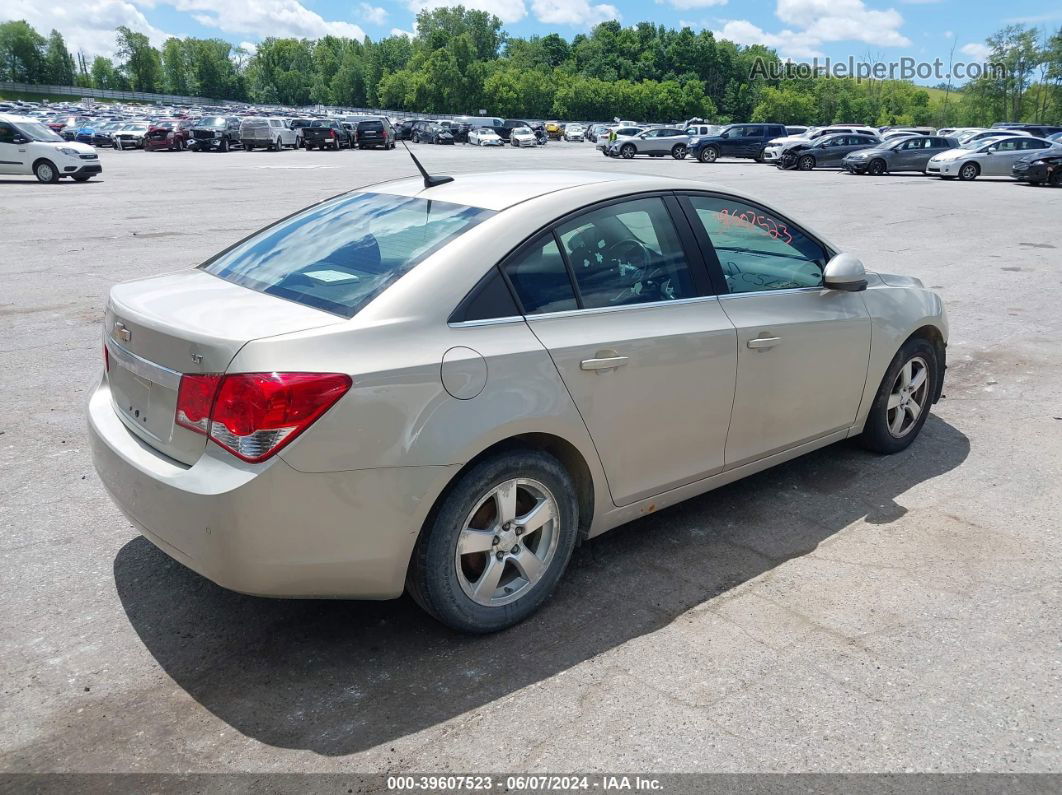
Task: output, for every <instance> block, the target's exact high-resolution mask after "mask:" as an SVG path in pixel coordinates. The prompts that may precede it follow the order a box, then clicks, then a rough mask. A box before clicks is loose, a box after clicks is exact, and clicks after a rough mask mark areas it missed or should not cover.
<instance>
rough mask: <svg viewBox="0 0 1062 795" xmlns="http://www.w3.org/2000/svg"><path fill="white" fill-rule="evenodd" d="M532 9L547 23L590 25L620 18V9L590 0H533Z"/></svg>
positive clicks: (540, 20)
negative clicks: (594, 3)
mask: <svg viewBox="0 0 1062 795" xmlns="http://www.w3.org/2000/svg"><path fill="white" fill-rule="evenodd" d="M531 10H532V11H533V12H534V14H535V18H536V19H538V21H539V22H545V23H546V24H547V25H574V26H576V27H590V26H591V25H596V24H597V23H598V22H605V21H606V20H609V19H619V18H620V13H619V10H618V9H617V8H616V7H615V6H613V5H609V4H607V3H601V4H598V5H591V4H590V2H589V0H532V3H531Z"/></svg>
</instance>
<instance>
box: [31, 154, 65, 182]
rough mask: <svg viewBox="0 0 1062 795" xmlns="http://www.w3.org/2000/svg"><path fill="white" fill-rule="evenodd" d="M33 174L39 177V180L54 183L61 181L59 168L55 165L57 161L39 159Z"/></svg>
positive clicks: (34, 165) (34, 166)
mask: <svg viewBox="0 0 1062 795" xmlns="http://www.w3.org/2000/svg"><path fill="white" fill-rule="evenodd" d="M33 176H35V177H36V178H37V181H38V182H43V183H45V184H46V185H54V184H55V183H56V182H58V181H59V169H57V168H56V167H55V163H53V162H52V161H51V160H38V161H37V162H36V163H34V164H33Z"/></svg>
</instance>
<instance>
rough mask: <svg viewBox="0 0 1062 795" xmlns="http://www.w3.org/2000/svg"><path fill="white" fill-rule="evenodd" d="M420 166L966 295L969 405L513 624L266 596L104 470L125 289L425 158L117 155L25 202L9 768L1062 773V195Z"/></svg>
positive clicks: (798, 464) (745, 488)
mask: <svg viewBox="0 0 1062 795" xmlns="http://www.w3.org/2000/svg"><path fill="white" fill-rule="evenodd" d="M416 151H417V153H418V155H419V156H420V157H421V158H422V160H423V162H424V163H425V165H426V166H427V167H428V168H429V170H431V171H433V172H435V173H440V172H441V173H451V174H454V175H457V178H458V179H460V174H461V173H463V172H469V171H480V170H495V169H501V168H533V169H546V168H580V169H583V168H589V169H608V170H613V169H622V170H630V171H640V172H645V173H660V174H667V175H674V176H683V177H689V178H692V179H696V180H703V181H710V182H715V183H718V184H720V185H724V186H727V187H729V188H732V189H735V190H740V191H744V192H746V193H748V194H750V195H752V196H755V197H758V198H760V199H763V200H764V201H766V202H768V203H770V204H773V205H775V206H777V207H778V208H780V209H782V210H783V211H787V212H790V213H791V214H792V215H794V216H795V217H796V218H798V219H801V220H803V221H806V222H807V223H808V224H809V225H810V226H811V227H812V228H813V229H815V230H818V231H820V232H821V233H823V234H824V235H825V236H827V237H829V238H830V239H831V240H832V241H833V242H835V243H837V244H838V245H839V246H840V247H841V248H843V249H845V250H848V251H851V252H853V253H855V254H857V255H858V256H860V257H861V258H862V259H863V261H864V263H865V264H866V266H867V268H868V269H870V270H878V271H884V272H891V273H901V274H910V275H913V276H917V277H919V278H921V279H922V280H923V281H924V282H925V284H926V285H927V286H931V287H932V288H933V289H935V290H937V291H938V292H939V293H940V294H941V296H942V297H943V299H944V301H945V303H946V306H947V310H948V313H949V318H950V322H951V341H950V347H949V357H948V358H949V370H948V376H947V379H946V381H945V387H944V394H945V395H946V398H945V399H944V400H942V401H941V402H940V403H939V404H938V405H937V406H936V407H935V408H934V413H933V416H932V417H931V418H930V420H929V421H928V423H927V424H926V426H925V430H924V432H923V434H922V436H921V437H920V438H919V439H918V440H917V441H916V442H915V443H914V445H913V446H912V447H911V448H909V449H908V450H907V451H905V452H903V453H900V454H898V455H895V456H891V457H879V456H875V455H872V454H869V453H866V452H863V451H862V450H860V449H859V448H857V447H855V446H853V445H849V444H839V445H835V446H833V447H829V448H826V449H824V450H821V451H819V452H816V453H813V454H811V455H809V456H806V457H804V458H800V459H797V460H795V461H793V462H791V463H788V464H785V465H783V466H781V467H778V468H776V469H773V470H770V471H768V472H765V473H763V474H760V475H757V476H754V477H752V478H749V479H747V480H744V481H741V482H739V483H737V484H734V485H731V486H728V487H725V488H723V489H720V490H718V491H715V492H712V493H709V494H707V495H705V496H702V497H699V498H696V499H694V500H691V501H689V502H686V503H684V504H682V505H680V506H678V507H676V508H672V509H669V510H666V511H663V512H660V513H659V514H655V515H653V516H649V517H646V518H644V519H641V520H639V521H637V522H635V523H633V524H630V525H628V526H626V527H623V528H621V529H619V530H616V531H613V532H611V533H609V534H606V535H604V536H602V537H600V538H598V539H595V540H593V541H591V542H590V543H588V544H587V545H585V546H583V547H582V548H581V549H580V550H579V551H578V552H577V555H576V559H575V561H574V564H573V566H572V568H571V570H570V571H569V572H568V574H567V575H566V577H565V578H564V580H563V581H562V583H561V587H560V589H559V591H558V593H557V595H556V596H555V597H554V599H553V600H552V601H551V602H550V603H549V604H548V605H547V606H546V608H545V609H544V610H542V611H541V612H540V613H538V614H537V615H535V616H534V617H532V618H531V619H530V620H529V621H527V622H526V623H524V624H522V625H520V626H518V627H516V628H515V629H512V630H509V631H507V632H503V633H501V634H498V635H493V636H488V637H466V636H461V635H458V634H455V633H452V632H450V631H448V630H446V629H444V628H442V627H441V626H440V625H438V624H436V623H435V622H433V621H432V620H431V619H429V618H428V617H426V616H425V615H424V614H423V613H422V612H421V611H420V610H418V609H417V608H416V607H415V606H414V605H413V604H412V602H411V601H409V599H408V598H404V599H402V600H400V601H396V602H383V603H367V602H343V601H330V602H322V601H277V600H267V599H258V598H252V597H247V596H241V595H238V594H235V593H232V592H228V591H225V590H222V589H220V588H218V587H216V586H214V585H213V584H212V583H210V582H209V581H207V580H205V579H203V578H201V577H199V576H198V575H196V574H194V573H192V572H191V571H189V570H186V569H184V568H183V567H181V566H180V565H179V564H177V563H175V562H174V561H173V560H171V559H170V558H168V557H167V556H165V555H164V554H163V553H161V552H159V551H158V550H156V549H155V548H154V547H153V546H152V545H151V544H150V543H149V542H147V541H146V540H145V539H143V538H141V537H140V536H139V535H138V534H137V532H136V531H135V530H134V529H133V528H132V527H131V526H130V524H129V523H128V522H127V521H126V520H125V519H124V517H123V516H122V515H121V514H120V513H119V512H118V510H117V509H116V508H115V507H114V505H113V504H112V503H111V501H110V499H109V498H108V497H107V495H106V494H105V493H104V491H103V489H102V487H101V486H100V484H99V482H98V480H97V478H96V475H95V472H94V471H93V467H92V463H91V460H90V456H89V451H88V449H87V444H86V432H85V420H84V411H83V409H84V403H85V400H86V396H87V393H88V391H89V389H90V388H91V386H92V384H93V381H94V379H96V378H97V377H98V373H99V371H100V369H101V367H102V363H101V329H100V321H101V316H102V311H103V305H104V301H105V298H106V294H107V290H108V289H109V287H110V286H111V285H112V284H114V283H116V282H118V281H123V280H127V279H133V278H138V277H143V276H151V275H155V274H160V273H164V272H167V271H172V270H177V269H181V268H188V267H192V266H194V265H195V264H197V263H199V262H201V261H202V260H203V259H205V258H206V257H207V256H208V255H210V254H212V253H215V252H216V251H218V250H220V249H221V248H223V247H225V246H227V245H229V244H230V243H232V242H234V241H235V240H237V239H239V238H241V237H243V236H244V235H246V234H247V233H249V232H251V231H253V230H255V229H257V228H259V227H261V226H264V225H265V224H266V223H267V222H269V221H272V220H274V219H276V218H279V217H281V216H284V215H287V214H288V213H291V212H294V211H295V210H297V209H299V208H301V207H303V206H305V205H308V204H310V203H313V202H316V201H318V200H320V199H322V198H325V197H328V196H332V195H334V194H337V193H340V192H342V191H344V190H347V189H350V188H355V187H360V186H363V185H367V184H371V183H373V182H378V181H382V180H387V179H393V178H395V177H400V176H408V175H413V174H415V171H414V168H413V164H412V163H411V161H410V159H409V157H408V156H407V155H406V154H405V152H404V151H403V149H402V148H401V146H400V147H399V148H398V149H397V150H395V151H367V152H356V151H355V152H350V151H343V152H330V151H325V152H320V151H317V152H306V151H285V152H276V153H274V152H250V153H246V152H231V153H227V154H221V153H214V154H197V153H190V152H174V153H170V152H155V153H146V152H143V151H129V152H122V153H119V152H110V151H107V150H103V151H102V154H101V161H102V163H103V168H104V173H103V176H102V178H100V179H97V180H93V181H92V182H88V183H84V184H75V183H72V182H62V183H60V184H56V185H43V184H38V183H37V182H36V181H35V180H33V179H32V178H31V177H26V178H11V179H5V180H0V227H2V229H3V235H2V239H3V248H2V251H3V256H2V257H0V273H2V276H3V285H4V290H3V296H2V299H0V324H2V328H3V335H2V338H0V362H2V366H3V373H4V375H3V389H2V390H0V416H2V417H3V420H2V423H0V511H2V514H0V517H2V519H3V522H2V523H3V526H4V527H5V528H6V532H5V533H4V534H3V539H2V544H3V552H4V555H3V561H4V565H3V568H2V571H0V578H2V582H3V593H4V596H5V598H4V609H3V611H2V617H0V621H2V630H0V644H2V645H0V649H2V654H0V674H2V677H3V680H4V698H3V700H2V703H0V716H2V721H0V748H2V761H0V768H2V769H3V770H6V771H63V772H82V771H96V772H127V771H129V772H141V773H144V772H151V773H157V772H214V771H255V772H303V771H305V772H340V771H342V772H347V773H349V772H355V771H363V772H381V771H388V772H417V773H424V772H442V771H464V772H480V771H495V772H503V771H514V770H522V771H532V772H546V771H548V772H558V773H563V772H572V771H587V772H590V771H617V770H624V771H656V772H664V771H725V772H737V771H830V772H832V771H857V772H864V771H866V772H869V771H892V772H904V771H938V772H939V771H944V772H953V771H1057V770H1058V769H1059V768H1060V766H1062V730H1060V725H1059V716H1060V715H1062V687H1060V678H1062V667H1060V659H1062V657H1060V654H1059V651H1060V646H1059V642H1060V638H1062V611H1060V610H1059V605H1060V604H1062V587H1060V586H1062V578H1060V572H1062V538H1060V526H1062V523H1060V522H1059V519H1058V516H1059V512H1060V510H1062V401H1060V399H1059V396H1060V395H1062V349H1060V346H1059V344H1058V340H1059V339H1062V309H1060V306H1062V272H1060V269H1059V264H1060V263H1059V256H1060V254H1062V248H1060V247H1062V239H1060V236H1059V228H1060V226H1059V219H1060V218H1062V190H1052V189H1048V188H1032V187H1028V186H1025V185H1019V184H1016V183H1015V182H1014V181H1013V180H1010V179H991V178H982V179H978V180H976V181H975V182H972V183H957V182H944V181H941V180H936V179H930V178H927V177H923V176H921V175H903V176H882V177H876V178H875V177H856V176H851V175H841V174H839V173H837V172H834V171H815V172H807V173H805V172H783V171H778V170H777V169H774V168H771V167H767V166H763V165H758V164H756V163H753V162H751V161H736V160H729V161H727V160H724V161H720V162H718V163H715V164H712V165H701V164H698V163H694V162H690V161H674V160H672V159H670V158H665V159H651V160H646V159H638V160H630V161H628V160H614V159H606V158H604V157H602V156H601V155H600V153H598V152H596V151H595V150H594V148H593V146H592V145H591V144H564V143H551V144H549V145H548V146H545V147H541V148H536V149H529V150H514V149H511V148H503V149H497V150H482V149H475V148H472V147H467V146H454V147H441V146H418V147H416ZM293 531H297V529H293Z"/></svg>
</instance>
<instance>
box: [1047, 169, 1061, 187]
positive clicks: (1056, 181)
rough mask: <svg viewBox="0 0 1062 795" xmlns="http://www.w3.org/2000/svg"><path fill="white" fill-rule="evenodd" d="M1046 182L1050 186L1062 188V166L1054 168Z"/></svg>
mask: <svg viewBox="0 0 1062 795" xmlns="http://www.w3.org/2000/svg"><path fill="white" fill-rule="evenodd" d="M1047 184H1048V185H1050V186H1051V187H1052V188H1062V168H1056V169H1055V173H1054V174H1052V175H1051V179H1049V180H1048V181H1047Z"/></svg>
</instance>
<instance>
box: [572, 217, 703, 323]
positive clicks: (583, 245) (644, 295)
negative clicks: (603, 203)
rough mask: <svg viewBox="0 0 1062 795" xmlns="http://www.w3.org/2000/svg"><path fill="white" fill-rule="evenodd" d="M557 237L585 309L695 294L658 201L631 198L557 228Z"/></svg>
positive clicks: (671, 227)
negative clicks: (569, 265)
mask: <svg viewBox="0 0 1062 795" xmlns="http://www.w3.org/2000/svg"><path fill="white" fill-rule="evenodd" d="M557 233H558V235H559V237H560V239H561V243H562V244H563V246H564V252H565V254H566V256H567V258H568V262H569V263H571V268H572V273H573V274H574V275H575V281H576V285H577V286H578V288H579V295H580V297H581V298H582V304H583V307H584V308H587V309H593V308H600V307H609V306H622V305H624V304H643V303H650V302H654V301H672V300H675V299H678V298H692V297H694V296H695V295H696V294H697V293H696V292H695V290H694V286H693V279H692V278H691V275H690V267H689V263H688V262H687V261H686V254H685V251H684V250H683V248H682V245H681V243H680V242H679V238H678V233H677V232H676V231H675V226H674V224H673V223H672V222H671V216H670V215H669V214H668V211H667V208H666V207H665V206H664V202H663V200H662V199H659V198H656V197H653V198H647V199H635V200H633V201H626V202H621V203H618V204H612V205H609V206H607V207H603V208H601V209H599V210H593V211H591V212H589V213H587V214H586V215H582V216H580V217H579V218H577V219H576V220H574V221H569V222H568V223H565V224H562V225H560V226H559V227H558V228H557Z"/></svg>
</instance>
